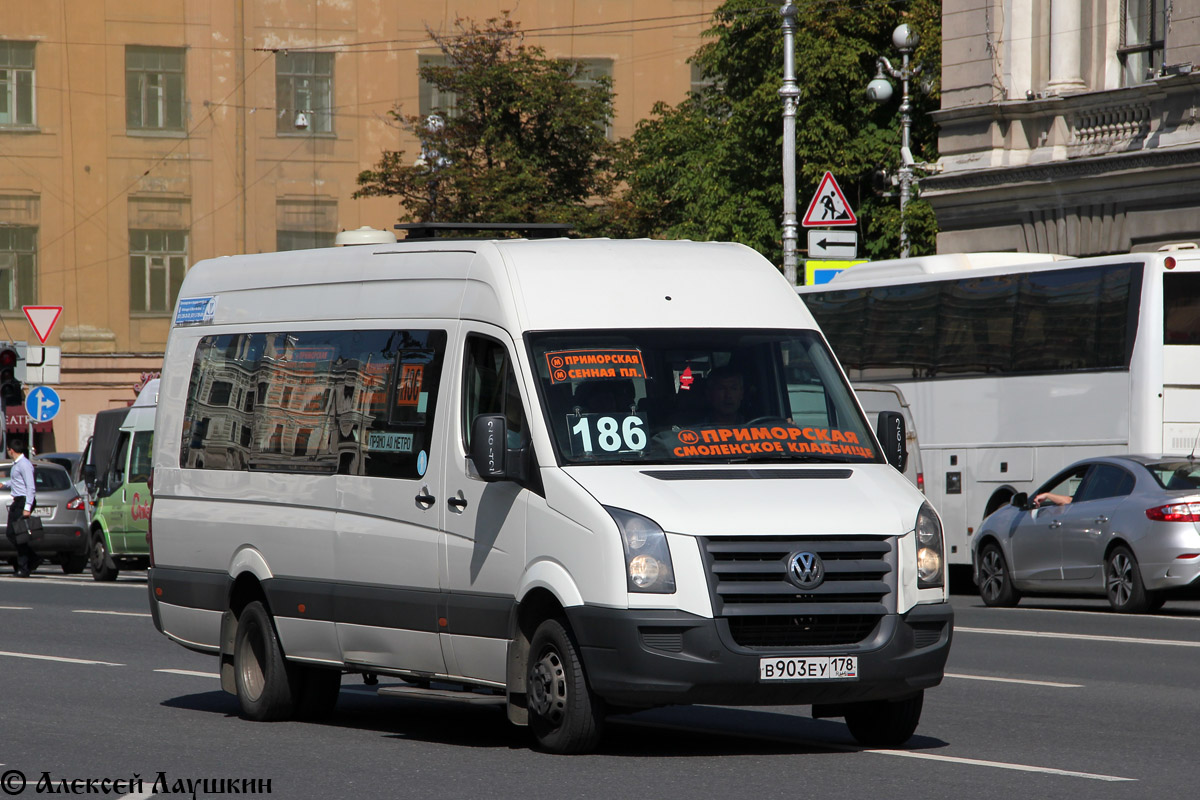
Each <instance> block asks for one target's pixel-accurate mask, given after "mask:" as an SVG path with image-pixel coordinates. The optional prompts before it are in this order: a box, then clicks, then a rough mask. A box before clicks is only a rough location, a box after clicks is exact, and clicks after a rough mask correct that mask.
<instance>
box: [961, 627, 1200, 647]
mask: <svg viewBox="0 0 1200 800" xmlns="http://www.w3.org/2000/svg"><path fill="white" fill-rule="evenodd" d="M954 632H955V633H987V634H992V635H995V636H1027V637H1030V638H1033V639H1070V640H1073V641H1076V642H1112V643H1115V644H1161V645H1164V646H1166V647H1200V642H1197V641H1194V640H1193V641H1186V640H1182V639H1143V638H1140V637H1136V636H1099V635H1096V634H1091V633H1054V632H1051V631H1022V630H1009V629H1006V628H961V627H959V626H958V625H955V626H954Z"/></svg>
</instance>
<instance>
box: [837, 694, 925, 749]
mask: <svg viewBox="0 0 1200 800" xmlns="http://www.w3.org/2000/svg"><path fill="white" fill-rule="evenodd" d="M924 702H925V692H923V691H922V692H917V694H916V695H914V696H913V697H908V698H905V699H904V700H875V701H873V702H869V703H855V706H856V707H855V708H854V709H853V710H850V711H847V712H846V727H848V728H849V729H850V735H851V736H853V737H854V739H855V741H857V742H858V743H859V744H861V745H862V746H863V747H899V746H900V745H902V744H904V743H905V742H907V741H908V740H909V739H911V738H912V735H913V734H914V733H916V730H917V725H918V724H919V723H920V722H921V707H922V705H924Z"/></svg>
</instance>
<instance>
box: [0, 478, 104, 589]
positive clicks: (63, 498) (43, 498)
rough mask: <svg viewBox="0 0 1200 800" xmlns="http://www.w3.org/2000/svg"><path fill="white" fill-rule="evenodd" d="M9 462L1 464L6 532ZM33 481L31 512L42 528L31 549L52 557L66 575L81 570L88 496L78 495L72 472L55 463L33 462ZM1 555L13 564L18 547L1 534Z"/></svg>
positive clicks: (1, 523) (0, 520)
mask: <svg viewBox="0 0 1200 800" xmlns="http://www.w3.org/2000/svg"><path fill="white" fill-rule="evenodd" d="M11 469H12V464H11V463H9V464H4V465H0V481H3V483H2V484H0V503H3V505H4V507H5V511H4V513H3V515H0V529H4V533H7V524H8V512H7V507H8V506H9V505H10V504H11V503H12V496H11V494H10V491H9V487H8V477H9V471H10V470H11ZM33 482H34V487H35V489H36V491H37V499H36V502H35V505H34V509H33V513H34V515H35V516H38V517H40V518H41V520H42V526H43V528H44V530H45V533H44V534H43V536H42V538H41V540H40V541H37V542H34V543H33V551H34V552H35V553H37V554H38V555H39V556H41V557H42V558H44V559H46V560H48V561H54V562H55V563H57V564H59V565H60V566H61V567H62V571H63V572H65V573H67V574H68V575H70V574H73V573H76V572H82V571H83V568H84V567H86V566H87V563H88V562H87V560H88V537H87V531H88V515H87V499H86V498H84V497H81V496H80V494H79V491H78V490H77V489H76V488H75V484H74V483H73V482H72V480H71V476H70V475H69V474H67V471H66V470H65V469H63V468H62V467H60V466H58V465H57V464H52V463H49V462H46V461H41V462H39V461H34V462H33ZM0 558H2V559H5V560H6V561H8V563H9V564H10V565H13V567H14V568H15V566H16V562H17V551H16V548H15V547H13V544H12V542H10V541H9V540H8V537H7V536H4V535H0Z"/></svg>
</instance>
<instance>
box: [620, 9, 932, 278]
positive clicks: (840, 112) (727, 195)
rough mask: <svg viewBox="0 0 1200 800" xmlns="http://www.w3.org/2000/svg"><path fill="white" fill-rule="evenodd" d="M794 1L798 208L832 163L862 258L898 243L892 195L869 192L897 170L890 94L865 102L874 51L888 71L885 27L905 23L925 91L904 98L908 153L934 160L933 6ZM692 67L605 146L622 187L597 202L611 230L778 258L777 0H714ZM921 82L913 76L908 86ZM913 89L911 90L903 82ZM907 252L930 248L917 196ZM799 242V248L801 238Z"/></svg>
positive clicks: (927, 221)
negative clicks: (738, 247)
mask: <svg viewBox="0 0 1200 800" xmlns="http://www.w3.org/2000/svg"><path fill="white" fill-rule="evenodd" d="M797 5H798V10H799V14H798V19H797V33H796V46H795V52H796V76H797V82H798V84H799V86H800V89H801V97H800V101H799V105H798V109H797V117H796V119H797V124H796V153H797V155H796V163H797V176H796V179H797V195H798V203H799V215H800V216H803V214H804V211H805V203H807V200H808V198H809V197H811V196H812V193H813V192H815V191H816V188H817V186H818V184H819V182H820V180H821V177H822V176H823V175H824V173H825V171H826V170H829V171H832V172H833V174H834V175H835V176H836V177H837V179H838V182H839V184H840V185H841V187H842V189H843V191H844V192H845V193H846V195H847V199H848V200H849V202H850V204H851V206H852V207H853V208H854V209H855V212H856V214H857V216H858V218H859V233H860V239H861V241H862V242H863V247H862V250H863V251H865V255H867V256H869V257H882V256H887V255H894V254H896V252H897V249H898V240H899V212H898V201H897V199H896V198H895V197H890V196H881V195H880V194H879V193H878V192H877V190H876V189H875V188H874V187H875V185H877V184H878V183H879V182H880V181H879V176H878V174H877V173H878V172H879V171H880V169H881V168H884V169H886V170H887V171H888V172H889V173H890V174H895V169H896V167H897V166H898V164H899V147H900V144H899V143H900V133H899V128H900V124H899V114H898V113H897V106H898V96H899V94H900V91H899V88H898V87H897V91H896V95H897V98H896V99H893V101H892V103H891V104H890V105H889V106H887V107H884V108H879V107H876V106H875V105H874V104H873V103H871V101H870V100H868V99H867V97H866V92H865V87H866V84H867V82H868V81H869V80H870V79H871V78H872V77H873V76H874V74H875V60H876V57H877V56H878V55H888V56H889V58H891V60H892V62H893V65H894V66H899V54H898V53H896V52H895V51H894V48H893V46H892V43H891V32H892V29H893V28H894V27H895V26H896V25H897V24H899V23H900V22H902V21H906V22H908V23H909V24H911V25H913V26H914V27H915V28H916V29H917V31H918V32H919V34H920V35H921V38H922V41H921V44H920V46H919V48H918V51H917V53H916V55H915V60H916V61H918V62H920V63H922V64H923V67H924V72H923V76H922V77H923V78H925V77H926V76H928V77H932V78H933V79H934V80H932V81H928V82H927V83H928V86H927V87H926V91H924V92H923V93H922V92H920V91H918V92H917V94H916V96H915V97H914V102H913V105H914V112H913V119H914V125H913V129H912V142H913V147H912V149H913V152H914V154H915V155H916V157H917V159H918V160H930V161H932V160H935V159H936V152H935V143H936V136H935V132H934V128H933V124H932V121H931V120H930V117H929V114H928V112H929V111H930V110H932V109H933V108H936V103H937V94H938V85H937V81H936V78H937V76H938V75H939V74H940V53H939V47H940V41H941V30H940V18H941V17H940V15H941V4H940V2H938V0H904V1H902V2H895V0H802V1H801V2H800V3H798V4H797ZM714 19H715V24H714V26H713V27H712V28H711V29H710V30H708V31H707V32H706V36H707V37H708V38H709V39H710V41H708V42H706V43H705V44H704V45H702V46H701V48H700V49H699V50H698V51H697V53H696V55H695V56H694V59H693V60H694V61H695V62H696V63H697V64H698V65H699V66H700V68H701V70H702V72H703V74H704V76H705V77H706V79H707V80H708V81H709V82H710V85H709V87H708V88H707V89H706V90H704V91H703V92H700V93H695V94H692V95H691V96H689V97H688V98H687V99H686V100H684V101H683V102H682V103H680V104H679V105H677V106H674V107H668V106H665V105H663V104H659V105H658V106H656V107H655V109H654V115H653V116H652V117H651V118H649V119H646V120H643V121H641V122H640V123H639V124H638V126H637V130H636V132H635V134H634V136H633V138H632V139H631V140H629V141H627V142H623V143H621V145H620V148H619V159H618V173H617V174H618V176H619V178H620V179H621V180H622V181H623V184H622V185H623V187H624V190H623V192H622V193H621V195H620V196H619V197H618V198H617V199H616V200H614V201H613V202H612V203H611V204H610V206H609V218H608V224H609V231H610V232H612V233H613V234H617V235H635V236H663V237H687V238H696V239H728V240H734V241H740V242H743V243H745V244H747V245H750V246H751V247H754V248H756V249H758V250H759V251H760V252H762V253H764V254H765V255H767V256H768V257H769V258H771V259H772V260H774V261H775V262H776V263H781V262H782V238H781V236H782V231H781V222H782V204H783V203H782V185H783V175H782V164H781V160H782V159H781V153H782V146H783V141H782V139H783V137H782V133H783V130H782V129H783V125H782V102H781V101H780V98H779V95H778V91H779V88H780V86H781V84H782V72H783V69H782V62H783V41H782V38H783V37H782V34H781V33H780V28H781V17H780V14H779V8H778V6H764V5H762V4H761V0H726V2H725V3H724V4H722V5H721V7H720V8H719V9H718V10H717V11H716V13H715V15H714ZM922 83H923V81H922V80H918V81H917V82H916V84H917V86H920V85H921V84H922ZM914 88H916V87H914ZM906 216H907V217H908V222H909V236H910V239H911V241H912V250H913V253H914V254H920V253H923V252H933V251H934V237H935V233H936V223H935V222H934V220H933V214H932V211H931V209H929V207H928V205H927V204H924V203H923V202H921V201H920V200H914V201H913V202H911V203H910V205H909V206H908V208H907V214H906ZM801 247H803V242H802V243H801Z"/></svg>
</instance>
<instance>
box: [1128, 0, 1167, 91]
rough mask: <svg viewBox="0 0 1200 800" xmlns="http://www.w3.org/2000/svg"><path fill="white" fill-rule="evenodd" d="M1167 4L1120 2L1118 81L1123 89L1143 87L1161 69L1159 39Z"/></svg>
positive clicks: (1149, 0)
mask: <svg viewBox="0 0 1200 800" xmlns="http://www.w3.org/2000/svg"><path fill="white" fill-rule="evenodd" d="M1167 2H1168V0H1121V46H1120V49H1119V50H1117V55H1118V57H1119V58H1120V59H1121V73H1122V79H1123V81H1124V84H1125V85H1126V86H1134V85H1137V84H1139V83H1145V82H1146V81H1148V80H1150V79H1151V78H1153V77H1154V75H1155V74H1157V73H1158V71H1159V70H1160V69H1162V65H1163V44H1164V43H1163V36H1164V35H1165V33H1166V30H1167Z"/></svg>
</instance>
